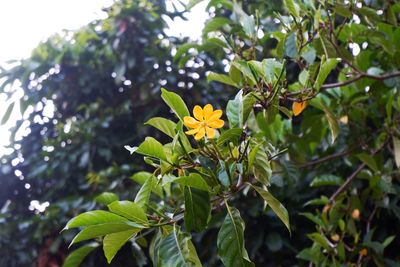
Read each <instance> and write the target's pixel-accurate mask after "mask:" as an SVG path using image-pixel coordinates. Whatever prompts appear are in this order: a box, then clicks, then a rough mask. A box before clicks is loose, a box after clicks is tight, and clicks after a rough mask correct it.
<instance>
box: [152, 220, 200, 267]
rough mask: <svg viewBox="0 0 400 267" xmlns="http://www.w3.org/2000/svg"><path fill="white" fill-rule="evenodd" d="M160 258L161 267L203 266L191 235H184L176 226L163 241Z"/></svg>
mask: <svg viewBox="0 0 400 267" xmlns="http://www.w3.org/2000/svg"><path fill="white" fill-rule="evenodd" d="M158 257H159V259H160V262H161V265H160V266H177V267H192V266H194V267H199V266H201V262H200V260H199V257H198V256H197V252H196V250H195V249H194V246H193V244H192V241H191V237H190V235H188V234H186V233H183V232H182V231H181V230H180V229H179V227H177V226H174V227H173V230H172V231H171V232H170V233H169V234H168V235H167V236H166V237H165V238H164V239H163V240H162V241H161V243H160V245H159V250H158Z"/></svg>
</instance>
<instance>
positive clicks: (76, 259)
mask: <svg viewBox="0 0 400 267" xmlns="http://www.w3.org/2000/svg"><path fill="white" fill-rule="evenodd" d="M98 246H99V244H97V243H91V244H88V245H85V246H82V247H80V248H78V249H76V250H74V251H73V252H72V253H71V254H69V255H68V257H67V258H66V259H65V261H64V263H63V267H79V266H80V265H81V263H82V262H83V260H84V259H85V258H86V256H87V255H88V254H89V253H90V252H92V251H93V250H94V249H95V248H97V247H98Z"/></svg>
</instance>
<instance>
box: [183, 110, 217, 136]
mask: <svg viewBox="0 0 400 267" xmlns="http://www.w3.org/2000/svg"><path fill="white" fill-rule="evenodd" d="M193 116H194V118H193V117H190V116H185V117H184V118H183V123H184V124H185V126H186V127H188V128H190V129H192V130H189V131H187V132H186V134H188V135H194V139H196V140H200V139H201V138H203V137H204V136H205V135H206V134H207V138H209V139H212V138H214V137H215V129H218V128H221V127H222V126H224V121H223V120H221V119H220V118H221V116H222V110H220V109H217V110H214V108H213V106H211V105H210V104H207V105H205V106H204V108H201V107H200V106H197V105H196V106H195V107H194V108H193Z"/></svg>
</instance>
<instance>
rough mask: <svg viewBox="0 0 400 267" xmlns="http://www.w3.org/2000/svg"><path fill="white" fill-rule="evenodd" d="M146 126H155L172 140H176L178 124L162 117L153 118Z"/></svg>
mask: <svg viewBox="0 0 400 267" xmlns="http://www.w3.org/2000/svg"><path fill="white" fill-rule="evenodd" d="M145 124H146V125H151V126H153V127H154V128H156V129H158V130H160V131H161V132H163V133H165V134H166V135H168V136H169V137H171V138H174V136H175V134H176V133H175V128H176V123H175V122H173V121H170V120H168V119H166V118H161V117H155V118H151V119H150V120H148V121H147V122H146V123H145Z"/></svg>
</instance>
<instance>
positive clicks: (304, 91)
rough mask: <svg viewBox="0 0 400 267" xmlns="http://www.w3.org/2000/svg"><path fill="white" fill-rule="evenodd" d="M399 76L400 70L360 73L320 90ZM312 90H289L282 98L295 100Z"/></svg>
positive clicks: (323, 86)
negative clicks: (381, 73) (366, 80)
mask: <svg viewBox="0 0 400 267" xmlns="http://www.w3.org/2000/svg"><path fill="white" fill-rule="evenodd" d="M398 76H400V71H395V72H392V73H387V74H384V75H379V76H376V75H370V74H368V73H360V74H357V75H356V76H354V78H352V79H348V80H346V81H342V82H336V83H328V84H324V85H322V86H321V89H320V92H321V91H324V90H327V89H331V88H336V87H342V86H345V85H348V84H351V83H354V82H356V81H358V80H360V79H362V78H370V79H374V80H379V81H383V80H387V79H390V78H394V77H398ZM312 90H313V88H306V89H302V90H300V91H296V92H289V93H287V94H286V95H284V96H281V98H282V99H289V100H292V101H295V100H297V99H296V98H292V97H294V96H298V95H302V94H305V93H307V92H310V91H312ZM316 93H318V92H316Z"/></svg>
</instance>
